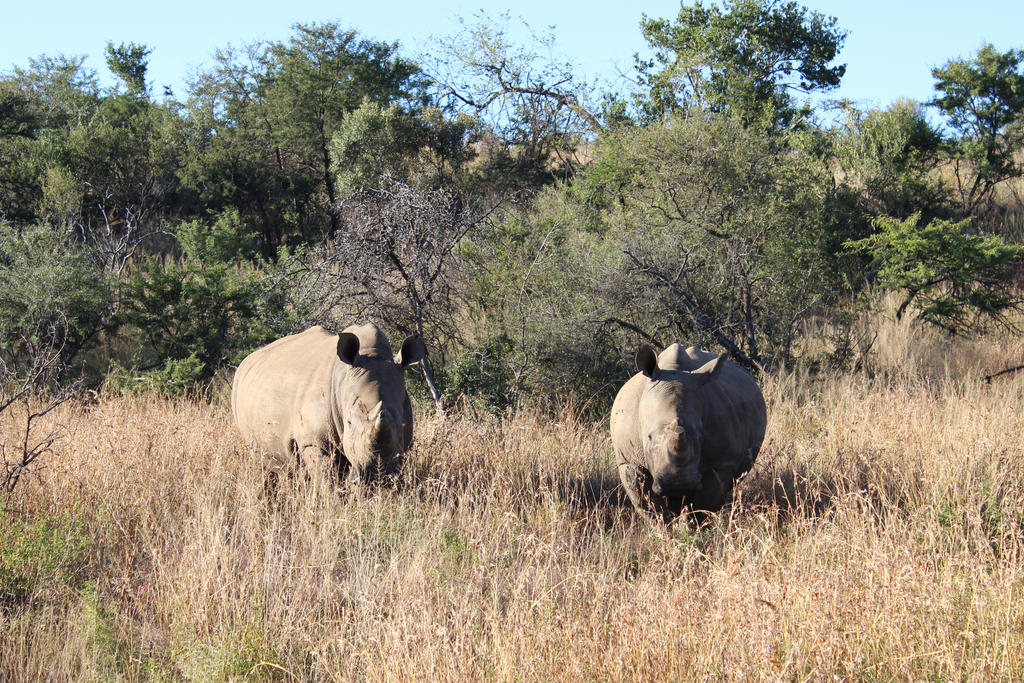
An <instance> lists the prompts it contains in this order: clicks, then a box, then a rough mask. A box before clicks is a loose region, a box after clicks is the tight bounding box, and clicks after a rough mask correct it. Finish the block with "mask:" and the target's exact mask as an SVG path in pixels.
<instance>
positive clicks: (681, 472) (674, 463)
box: [637, 348, 723, 496]
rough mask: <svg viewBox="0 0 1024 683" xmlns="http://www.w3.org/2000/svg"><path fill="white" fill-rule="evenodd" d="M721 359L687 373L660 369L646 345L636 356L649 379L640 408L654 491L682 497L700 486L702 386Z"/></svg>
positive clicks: (638, 363)
mask: <svg viewBox="0 0 1024 683" xmlns="http://www.w3.org/2000/svg"><path fill="white" fill-rule="evenodd" d="M720 360H721V359H716V360H714V361H711V362H710V363H708V365H707V366H705V367H702V368H700V369H699V370H697V371H694V372H687V371H682V370H663V369H661V368H659V367H658V364H657V358H656V357H655V356H654V352H653V350H650V349H649V348H648V349H646V353H645V349H641V351H640V352H639V353H638V354H637V366H638V367H639V368H640V371H641V372H643V374H644V375H646V376H647V378H648V379H649V380H650V382H649V384H648V386H647V387H646V388H645V389H644V391H643V394H642V396H641V398H640V404H639V406H638V407H639V418H640V424H639V427H640V438H641V439H642V441H643V443H642V446H643V452H644V459H645V461H646V464H647V470H648V471H649V472H650V474H651V479H652V482H651V490H652V491H653V492H654V493H655V494H658V495H661V496H683V495H685V494H687V493H689V492H691V491H693V490H694V489H697V488H698V487H699V486H700V484H701V473H700V463H701V436H700V435H701V432H702V422H703V416H704V385H705V384H706V383H707V382H709V381H710V380H711V379H713V378H714V377H715V376H716V375H717V373H718V372H719V370H720V369H721V367H722V365H723V363H721V362H720Z"/></svg>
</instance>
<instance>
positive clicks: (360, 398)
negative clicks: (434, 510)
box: [333, 332, 424, 482]
mask: <svg viewBox="0 0 1024 683" xmlns="http://www.w3.org/2000/svg"><path fill="white" fill-rule="evenodd" d="M385 343H386V342H385ZM423 354H424V348H423V340H422V339H420V338H419V337H409V338H407V339H406V340H405V342H404V343H403V344H402V350H401V351H399V353H398V356H397V357H395V358H392V357H391V351H390V348H388V349H373V350H370V351H369V352H368V353H360V349H359V337H357V336H356V335H355V334H352V333H349V332H342V333H341V334H340V335H339V337H338V360H340V361H341V367H342V368H344V372H342V373H339V375H338V377H339V378H340V381H336V382H335V397H334V407H333V409H334V410H335V411H336V415H338V413H340V415H339V416H337V417H336V420H337V421H338V423H339V430H340V431H341V438H342V448H343V451H344V454H345V458H346V459H347V460H348V465H349V470H348V479H349V480H350V481H353V482H370V481H374V480H376V479H378V478H381V477H384V476H388V475H391V474H394V473H395V472H397V470H398V467H399V465H400V464H401V458H402V455H403V454H404V452H405V449H406V448H407V447H408V446H409V442H410V441H411V439H412V414H411V408H410V404H409V397H408V395H407V394H406V391H405V372H404V370H405V368H407V367H409V366H410V365H413V364H415V363H418V362H420V361H421V360H422V359H423Z"/></svg>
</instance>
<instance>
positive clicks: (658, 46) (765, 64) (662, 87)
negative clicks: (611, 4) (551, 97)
mask: <svg viewBox="0 0 1024 683" xmlns="http://www.w3.org/2000/svg"><path fill="white" fill-rule="evenodd" d="M640 27H641V30H642V31H643V35H644V38H646V39H647V42H648V44H649V45H650V46H651V47H652V48H654V50H655V56H654V58H653V59H652V60H649V61H640V60H639V59H638V64H637V67H638V70H639V72H640V81H641V84H642V85H644V86H646V87H647V88H648V93H646V94H645V95H643V97H642V101H641V103H640V104H641V109H642V110H644V113H645V114H646V115H647V117H649V118H651V119H659V118H663V117H664V116H665V115H666V114H667V113H668V112H671V111H673V110H677V109H682V108H687V107H699V108H702V109H708V110H711V111H717V112H720V111H726V110H732V111H735V112H737V113H738V114H740V116H741V117H742V118H743V119H744V120H745V121H747V122H748V123H751V122H754V121H764V122H768V123H775V124H788V123H790V122H792V121H793V119H795V118H797V116H798V115H799V114H806V113H807V112H806V111H804V110H800V109H797V108H795V107H794V105H793V102H792V95H791V93H794V92H795V93H810V92H815V91H821V92H824V91H828V90H831V89H833V88H835V87H837V86H838V85H839V81H840V79H841V78H842V76H843V74H844V73H845V71H846V65H845V64H838V65H833V64H832V62H833V60H834V59H835V58H836V55H837V54H838V53H839V50H840V49H841V48H842V46H843V42H844V41H845V38H846V33H845V32H844V31H842V30H840V29H839V28H837V26H836V20H835V18H834V17H827V16H824V15H822V14H820V13H818V12H812V11H809V10H807V8H805V7H802V6H801V5H799V4H798V3H796V2H780V1H779V0H724V2H723V3H722V5H721V6H718V5H717V4H709V5H704V4H702V3H701V2H700V1H699V0H698V1H697V2H695V3H694V4H693V5H684V6H682V7H681V8H680V10H679V16H678V17H677V18H676V20H675V21H674V22H672V21H669V20H667V19H651V18H649V17H647V16H646V15H644V18H643V20H642V21H641V22H640Z"/></svg>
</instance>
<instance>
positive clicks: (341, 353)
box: [338, 332, 359, 365]
mask: <svg viewBox="0 0 1024 683" xmlns="http://www.w3.org/2000/svg"><path fill="white" fill-rule="evenodd" d="M358 355H359V337H357V336H356V335H354V334H352V333H351V332H342V333H341V334H339V335H338V358H340V359H341V362H342V363H344V364H345V365H355V363H356V357H357V356H358Z"/></svg>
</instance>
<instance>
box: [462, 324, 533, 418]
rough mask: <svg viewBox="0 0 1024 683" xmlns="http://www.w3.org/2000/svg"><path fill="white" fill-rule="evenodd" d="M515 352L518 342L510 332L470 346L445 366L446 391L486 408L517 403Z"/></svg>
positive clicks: (498, 407)
mask: <svg viewBox="0 0 1024 683" xmlns="http://www.w3.org/2000/svg"><path fill="white" fill-rule="evenodd" d="M514 352H515V344H514V343H513V341H512V340H511V339H510V338H509V337H508V335H507V334H502V335H499V336H496V337H490V338H488V339H485V340H484V341H483V342H482V343H480V344H478V345H477V346H476V347H474V348H471V349H467V350H466V351H465V352H463V353H462V354H461V355H459V356H458V357H457V358H455V359H454V360H453V361H452V362H451V363H450V364H449V366H448V368H447V369H446V373H445V391H446V393H448V394H449V395H455V396H459V395H461V396H465V397H467V398H469V399H471V400H474V401H475V402H477V403H479V404H480V405H481V407H483V408H484V409H487V410H501V409H503V408H507V407H509V406H514V405H515V404H516V400H517V398H518V397H517V389H518V387H517V386H516V381H515V376H514V374H513V372H512V367H513V366H512V361H511V359H510V356H511V354H513V353H514Z"/></svg>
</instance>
